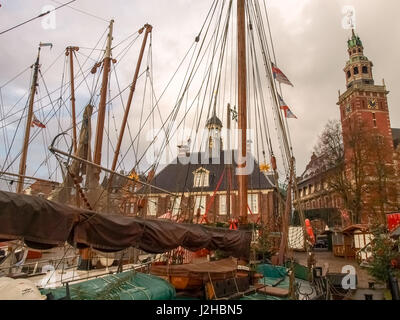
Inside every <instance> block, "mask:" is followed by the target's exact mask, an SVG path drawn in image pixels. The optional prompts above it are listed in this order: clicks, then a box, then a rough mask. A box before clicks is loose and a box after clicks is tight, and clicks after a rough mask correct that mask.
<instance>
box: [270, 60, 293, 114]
mask: <svg viewBox="0 0 400 320" xmlns="http://www.w3.org/2000/svg"><path fill="white" fill-rule="evenodd" d="M271 64H272V73H273V75H274V79H275V80H276V81H278V82H279V83H283V84H286V85H289V86H292V87H294V86H293V84H292V83H291V82H290V80H289V79H288V77H287V76H286V75H285V74H284V73H283V72H282V70H281V69H279V68H278V67H277V66H276V65H275V64H274V63H273V62H271ZM277 94H278V100H279V106H280V108H281V110H282V111H283V112H284V114H285V117H286V118H287V119H297V117H296V115H295V114H294V113H293V112H292V110H290V108H289V106H288V105H287V103H286V102H285V101H284V100H283V98H282V97H281V96H280V94H279V93H277Z"/></svg>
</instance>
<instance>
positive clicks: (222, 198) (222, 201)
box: [219, 194, 228, 216]
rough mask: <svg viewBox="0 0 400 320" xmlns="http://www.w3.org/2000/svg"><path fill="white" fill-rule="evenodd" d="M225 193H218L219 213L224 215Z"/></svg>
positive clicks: (225, 212)
mask: <svg viewBox="0 0 400 320" xmlns="http://www.w3.org/2000/svg"><path fill="white" fill-rule="evenodd" d="M226 197H227V196H226V194H220V195H219V215H220V216H226V215H227V214H228V212H227V210H226V209H227V208H226Z"/></svg>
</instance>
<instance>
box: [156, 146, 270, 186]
mask: <svg viewBox="0 0 400 320" xmlns="http://www.w3.org/2000/svg"><path fill="white" fill-rule="evenodd" d="M204 155H205V154H204V153H193V154H192V155H191V158H192V159H199V161H198V163H199V164H193V163H192V162H193V161H191V163H189V164H182V162H181V161H179V159H178V161H176V160H175V161H174V163H172V164H169V165H168V166H167V167H165V168H164V169H163V170H162V171H161V172H160V173H158V174H157V175H156V176H155V178H154V180H153V181H152V184H153V185H154V186H156V187H159V188H162V189H165V190H168V191H170V192H201V191H203V192H212V191H214V190H215V189H216V187H217V185H218V182H219V180H220V178H221V176H222V174H223V172H224V169H225V165H224V152H221V155H220V159H219V163H218V158H217V159H214V163H213V162H212V160H211V159H210V161H209V164H202V163H201V162H202V161H200V160H201V157H204ZM253 161H254V170H253V172H252V174H251V175H250V176H249V179H248V181H249V182H248V187H249V190H268V189H273V188H274V186H273V177H272V176H269V177H268V178H266V177H265V175H264V173H262V172H261V171H260V169H259V164H258V163H257V161H256V160H255V159H254V158H253ZM216 162H217V163H216ZM235 167H236V166H235V165H233V169H232V173H233V174H232V190H237V179H236V178H237V177H236V176H235V171H234V168H235ZM200 168H204V169H206V170H208V171H209V172H210V174H209V186H208V187H204V188H194V174H193V172H194V171H196V170H198V169H200ZM268 180H269V181H268ZM226 189H227V173H226V172H225V175H224V178H223V180H222V183H221V186H220V188H219V191H224V190H226ZM156 193H158V191H157V192H156Z"/></svg>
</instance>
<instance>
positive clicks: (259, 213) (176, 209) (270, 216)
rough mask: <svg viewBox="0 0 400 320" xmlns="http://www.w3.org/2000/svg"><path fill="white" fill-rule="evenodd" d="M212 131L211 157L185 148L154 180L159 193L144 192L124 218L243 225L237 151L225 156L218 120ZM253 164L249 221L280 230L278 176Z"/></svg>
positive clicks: (208, 150) (212, 120) (212, 123)
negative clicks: (240, 208) (276, 180)
mask: <svg viewBox="0 0 400 320" xmlns="http://www.w3.org/2000/svg"><path fill="white" fill-rule="evenodd" d="M206 127H207V129H208V132H209V136H208V140H207V141H208V142H207V147H206V151H205V152H197V153H189V148H188V147H187V146H180V153H179V155H178V157H177V159H175V161H173V162H172V163H171V164H169V165H167V166H166V167H165V168H164V169H162V170H161V171H160V172H159V173H158V174H156V175H155V176H154V178H153V179H152V180H151V184H152V185H153V186H155V187H157V188H159V189H155V188H152V187H142V188H141V189H140V190H139V191H138V193H139V195H137V196H135V197H131V198H130V200H129V201H125V202H124V205H123V207H122V208H121V210H122V211H123V212H124V214H126V215H138V216H142V217H146V218H158V217H167V218H168V217H172V218H173V219H176V220H179V221H185V222H205V221H206V222H210V223H217V222H222V223H224V222H229V221H232V220H235V219H239V198H238V184H237V179H236V175H235V168H236V163H235V159H236V157H235V156H236V151H231V152H228V151H226V150H223V148H222V139H221V129H222V122H221V121H220V120H219V119H218V118H217V117H216V115H215V114H214V115H213V116H212V117H211V118H210V119H209V120H208V121H207V124H206ZM250 158H251V161H253V168H254V170H253V171H252V173H251V174H250V175H249V178H248V190H249V191H248V220H249V222H254V223H264V224H268V225H270V226H275V225H276V224H277V223H278V218H277V216H278V209H277V202H278V199H277V194H276V188H275V186H274V184H273V176H271V175H268V174H267V173H265V172H263V171H262V170H261V169H260V166H259V164H258V162H257V161H256V160H255V159H254V158H253V157H250ZM160 189H162V190H166V191H168V193H167V192H162V191H160ZM228 194H230V197H228Z"/></svg>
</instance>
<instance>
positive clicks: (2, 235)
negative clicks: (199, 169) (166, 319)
mask: <svg viewBox="0 0 400 320" xmlns="http://www.w3.org/2000/svg"><path fill="white" fill-rule="evenodd" d="M251 236H252V235H251V232H249V231H242V230H229V229H223V228H214V227H206V226H203V225H197V224H180V223H175V222H170V221H161V220H143V219H139V218H132V217H124V216H119V215H104V214H99V213H97V212H94V211H89V210H84V209H78V208H74V207H70V206H67V205H63V204H60V203H56V202H52V201H49V200H46V199H43V198H39V197H34V196H29V195H23V194H15V193H10V192H3V191H0V241H10V240H17V239H18V240H24V241H25V243H26V244H27V245H28V246H29V247H32V248H34V249H45V248H51V247H55V246H58V245H63V244H65V242H68V243H69V244H71V245H73V246H77V247H78V248H85V247H91V248H94V249H96V250H99V251H103V252H117V251H121V250H124V249H126V248H129V247H135V248H139V249H141V250H144V251H146V252H149V253H163V252H167V251H170V250H173V249H175V248H177V247H179V246H181V247H183V248H185V249H188V250H190V251H198V250H200V249H203V248H205V249H208V250H217V249H219V250H221V251H224V252H225V253H227V254H229V255H230V256H233V257H236V258H243V259H248V258H249V255H250V243H251Z"/></svg>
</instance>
